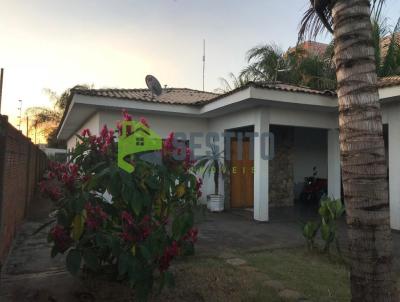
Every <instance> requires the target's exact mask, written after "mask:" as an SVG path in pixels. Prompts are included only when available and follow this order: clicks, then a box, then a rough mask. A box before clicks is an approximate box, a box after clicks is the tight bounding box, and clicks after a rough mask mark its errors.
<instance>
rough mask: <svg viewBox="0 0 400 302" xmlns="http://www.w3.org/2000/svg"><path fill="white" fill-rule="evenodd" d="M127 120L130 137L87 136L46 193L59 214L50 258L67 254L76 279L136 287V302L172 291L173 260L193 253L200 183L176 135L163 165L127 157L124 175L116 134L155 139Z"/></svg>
mask: <svg viewBox="0 0 400 302" xmlns="http://www.w3.org/2000/svg"><path fill="white" fill-rule="evenodd" d="M124 120H125V122H126V123H125V122H124V124H123V125H124V126H123V127H126V128H124V129H125V130H124V131H125V132H122V131H121V130H122V127H121V126H118V127H117V131H116V132H115V131H114V130H109V129H108V128H107V127H106V126H104V127H103V129H102V131H101V133H100V135H99V136H95V135H92V134H91V133H90V131H89V130H88V129H85V130H84V131H83V132H82V134H81V135H79V136H78V138H79V143H78V145H77V146H76V148H75V149H74V151H73V153H72V154H71V161H70V162H69V163H67V164H61V163H52V164H51V165H50V169H49V171H48V172H47V174H46V176H45V180H44V181H42V182H41V184H40V187H41V191H42V193H43V194H45V195H46V196H48V197H49V198H50V199H51V200H53V202H54V204H55V206H56V208H57V210H56V211H55V212H54V213H52V216H54V217H55V219H54V221H52V223H53V224H54V226H53V227H52V228H51V230H50V232H49V236H48V240H49V242H51V243H52V250H51V256H52V257H55V256H56V255H57V254H60V253H61V254H66V267H67V269H68V270H69V271H70V272H71V273H72V274H74V275H80V276H82V277H84V278H85V280H90V279H93V280H103V281H105V280H107V281H112V282H115V283H118V284H126V285H129V286H130V287H132V288H134V292H135V294H136V298H137V299H139V300H147V298H148V296H149V294H150V293H151V292H152V291H153V290H156V291H160V290H161V289H162V288H163V287H164V286H165V285H167V286H168V285H173V283H174V281H173V276H172V274H171V273H170V272H169V270H168V269H169V266H170V263H171V261H172V260H173V259H175V258H179V257H181V256H185V255H191V254H193V252H194V244H195V242H196V240H197V230H196V229H194V228H193V220H194V218H193V207H194V206H195V205H196V204H197V200H198V197H199V196H200V185H201V181H200V180H199V179H198V178H197V177H196V175H195V174H194V173H193V172H192V170H191V168H192V165H193V161H192V159H191V156H190V155H191V151H190V149H188V148H187V149H186V150H177V148H176V147H175V146H176V144H174V135H173V134H172V133H171V134H170V135H169V137H168V138H167V140H165V142H164V144H163V149H162V162H161V163H152V162H148V161H145V160H142V159H141V158H140V157H139V156H136V155H134V156H130V157H129V158H128V160H130V163H131V164H132V165H134V169H133V172H132V173H128V172H126V171H124V170H122V169H120V168H119V166H118V164H117V162H118V156H117V155H118V144H117V142H116V136H117V135H115V133H118V135H121V133H124V134H125V133H126V134H127V135H129V134H130V133H134V131H135V130H134V129H135V127H140V128H141V129H145V130H146V131H147V132H150V130H149V127H148V124H147V122H146V121H145V120H143V119H141V121H140V122H132V117H131V116H130V115H128V114H127V113H126V112H125V113H124ZM128 126H129V128H128ZM182 152H186V157H185V158H184V159H183V160H177V159H176V157H174V154H175V153H182Z"/></svg>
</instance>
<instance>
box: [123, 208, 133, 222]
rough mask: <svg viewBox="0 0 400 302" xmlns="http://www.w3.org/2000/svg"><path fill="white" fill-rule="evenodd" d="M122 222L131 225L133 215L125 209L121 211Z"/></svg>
mask: <svg viewBox="0 0 400 302" xmlns="http://www.w3.org/2000/svg"><path fill="white" fill-rule="evenodd" d="M121 218H122V222H125V223H126V224H128V225H133V217H132V215H131V214H130V213H128V212H127V211H123V212H122V213H121Z"/></svg>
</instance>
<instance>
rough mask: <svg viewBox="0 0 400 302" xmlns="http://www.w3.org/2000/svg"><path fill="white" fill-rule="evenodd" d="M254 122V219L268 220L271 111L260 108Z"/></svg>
mask: <svg viewBox="0 0 400 302" xmlns="http://www.w3.org/2000/svg"><path fill="white" fill-rule="evenodd" d="M255 115H256V116H255V122H254V132H255V135H256V137H255V140H254V219H255V220H257V221H268V187H269V180H268V159H266V156H268V155H269V137H268V133H269V112H268V110H267V109H266V108H260V109H259V110H257V111H256V113H255Z"/></svg>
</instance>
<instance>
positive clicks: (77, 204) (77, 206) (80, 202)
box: [72, 197, 85, 214]
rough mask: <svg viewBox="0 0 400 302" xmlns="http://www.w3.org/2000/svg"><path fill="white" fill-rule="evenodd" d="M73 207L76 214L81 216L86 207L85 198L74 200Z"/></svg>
mask: <svg viewBox="0 0 400 302" xmlns="http://www.w3.org/2000/svg"><path fill="white" fill-rule="evenodd" d="M72 207H73V209H74V212H75V213H76V214H80V213H81V212H82V210H83V208H84V207H85V200H84V199H83V197H79V198H75V199H73V200H72Z"/></svg>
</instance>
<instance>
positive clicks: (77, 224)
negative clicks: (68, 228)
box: [72, 214, 85, 241]
mask: <svg viewBox="0 0 400 302" xmlns="http://www.w3.org/2000/svg"><path fill="white" fill-rule="evenodd" d="M84 223H85V218H84V217H83V216H82V214H76V215H75V218H74V220H73V221H72V238H73V239H74V240H75V241H78V240H79V238H81V236H82V233H83V226H84Z"/></svg>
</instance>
